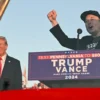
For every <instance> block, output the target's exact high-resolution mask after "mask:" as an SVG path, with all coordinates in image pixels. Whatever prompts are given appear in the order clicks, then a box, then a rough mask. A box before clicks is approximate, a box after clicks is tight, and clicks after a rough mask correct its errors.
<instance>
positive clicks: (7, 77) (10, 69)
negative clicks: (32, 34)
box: [0, 55, 22, 90]
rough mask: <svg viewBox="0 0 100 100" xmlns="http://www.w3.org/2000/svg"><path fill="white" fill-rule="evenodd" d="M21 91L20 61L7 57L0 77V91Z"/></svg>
mask: <svg viewBox="0 0 100 100" xmlns="http://www.w3.org/2000/svg"><path fill="white" fill-rule="evenodd" d="M15 89H22V72H21V65H20V61H19V60H17V59H15V58H12V57H10V56H8V55H7V57H6V60H5V65H4V69H3V72H2V76H1V77H0V90H15Z"/></svg>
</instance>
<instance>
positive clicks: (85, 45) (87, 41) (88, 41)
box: [50, 24, 100, 50]
mask: <svg viewBox="0 0 100 100" xmlns="http://www.w3.org/2000/svg"><path fill="white" fill-rule="evenodd" d="M50 32H51V33H52V34H53V35H54V37H55V38H56V39H57V40H58V41H59V43H60V44H61V45H62V46H64V47H67V48H69V49H73V50H77V38H69V37H68V36H67V35H66V34H65V33H64V32H63V31H62V29H61V28H60V26H59V24H58V25H56V26H54V27H53V28H51V29H50ZM99 40H100V37H98V38H93V37H92V36H90V35H89V36H84V37H82V38H81V39H79V48H78V50H91V49H100V45H99V44H100V43H99Z"/></svg>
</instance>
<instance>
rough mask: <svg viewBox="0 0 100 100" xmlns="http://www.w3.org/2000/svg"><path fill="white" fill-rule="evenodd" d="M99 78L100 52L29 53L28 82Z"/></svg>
mask: <svg viewBox="0 0 100 100" xmlns="http://www.w3.org/2000/svg"><path fill="white" fill-rule="evenodd" d="M99 78H100V50H80V51H52V52H31V53H29V66H28V79H29V80H67V79H75V80H77V79H99Z"/></svg>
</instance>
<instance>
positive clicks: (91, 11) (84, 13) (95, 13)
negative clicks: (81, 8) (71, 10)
mask: <svg viewBox="0 0 100 100" xmlns="http://www.w3.org/2000/svg"><path fill="white" fill-rule="evenodd" d="M89 14H92V15H95V16H97V17H99V18H100V14H99V13H98V12H97V11H95V10H89V11H85V12H83V13H82V14H81V16H80V17H81V19H82V20H83V21H84V22H85V18H86V16H87V15H89Z"/></svg>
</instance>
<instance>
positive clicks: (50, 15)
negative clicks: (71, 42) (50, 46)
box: [47, 10, 58, 26]
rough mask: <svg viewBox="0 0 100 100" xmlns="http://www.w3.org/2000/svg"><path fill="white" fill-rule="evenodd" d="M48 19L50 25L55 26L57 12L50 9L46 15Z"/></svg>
mask: <svg viewBox="0 0 100 100" xmlns="http://www.w3.org/2000/svg"><path fill="white" fill-rule="evenodd" d="M47 17H48V19H49V21H50V22H51V23H52V26H56V25H57V24H58V22H57V20H56V18H57V13H56V11H55V10H52V11H50V12H49V13H48V15H47Z"/></svg>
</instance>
